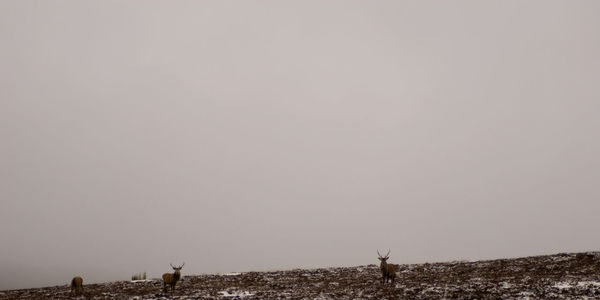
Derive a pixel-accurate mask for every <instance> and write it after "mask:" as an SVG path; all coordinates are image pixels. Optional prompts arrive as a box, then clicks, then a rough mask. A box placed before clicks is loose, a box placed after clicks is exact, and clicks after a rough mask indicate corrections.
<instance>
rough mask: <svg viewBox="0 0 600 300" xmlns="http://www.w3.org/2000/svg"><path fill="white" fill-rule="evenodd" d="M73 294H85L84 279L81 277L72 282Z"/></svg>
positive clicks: (76, 277)
mask: <svg viewBox="0 0 600 300" xmlns="http://www.w3.org/2000/svg"><path fill="white" fill-rule="evenodd" d="M73 292H75V293H76V294H79V293H80V292H83V278H81V277H79V276H75V277H73V279H72V280H71V293H73Z"/></svg>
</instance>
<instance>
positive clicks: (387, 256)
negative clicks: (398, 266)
mask: <svg viewBox="0 0 600 300" xmlns="http://www.w3.org/2000/svg"><path fill="white" fill-rule="evenodd" d="M390 251H391V250H390V249H388V253H387V254H386V255H385V258H389V257H390Z"/></svg>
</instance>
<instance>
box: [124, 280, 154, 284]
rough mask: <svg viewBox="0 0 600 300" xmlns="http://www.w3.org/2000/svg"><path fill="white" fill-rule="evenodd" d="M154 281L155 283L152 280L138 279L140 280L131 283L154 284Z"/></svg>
mask: <svg viewBox="0 0 600 300" xmlns="http://www.w3.org/2000/svg"><path fill="white" fill-rule="evenodd" d="M152 281H154V280H152V279H138V280H132V281H130V282H132V283H139V282H142V283H145V282H152Z"/></svg>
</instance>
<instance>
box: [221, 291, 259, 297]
mask: <svg viewBox="0 0 600 300" xmlns="http://www.w3.org/2000/svg"><path fill="white" fill-rule="evenodd" d="M218 294H219V296H221V297H237V298H244V297H249V296H254V294H252V293H250V292H248V291H243V292H237V291H236V292H233V293H230V292H229V291H220V292H218Z"/></svg>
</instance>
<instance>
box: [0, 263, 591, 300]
mask: <svg viewBox="0 0 600 300" xmlns="http://www.w3.org/2000/svg"><path fill="white" fill-rule="evenodd" d="M392 262H393V261H392ZM399 269H400V270H399V272H398V277H397V281H396V283H395V284H389V283H388V284H382V283H381V274H380V272H379V268H378V266H377V265H368V266H359V267H343V268H322V269H311V270H303V269H295V270H289V271H278V272H246V273H232V274H225V275H198V276H194V275H185V274H184V277H183V279H182V280H181V281H180V282H178V284H177V288H176V290H175V292H173V293H171V292H169V293H163V292H162V282H161V281H160V280H158V279H155V280H150V281H141V282H129V281H120V282H110V283H103V284H90V285H85V294H84V295H81V296H73V295H71V294H70V289H69V287H67V286H55V287H47V288H39V289H24V290H10V291H1V292H0V299H74V298H79V299H84V298H88V299H442V298H461V299H497V298H503V299H590V298H591V299H600V253H599V252H587V253H569V254H566V253H561V254H556V255H546V256H534V257H525V258H515V259H497V260H487V261H476V262H467V261H458V262H444V263H431V264H427V263H426V264H411V265H400V268H399Z"/></svg>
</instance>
